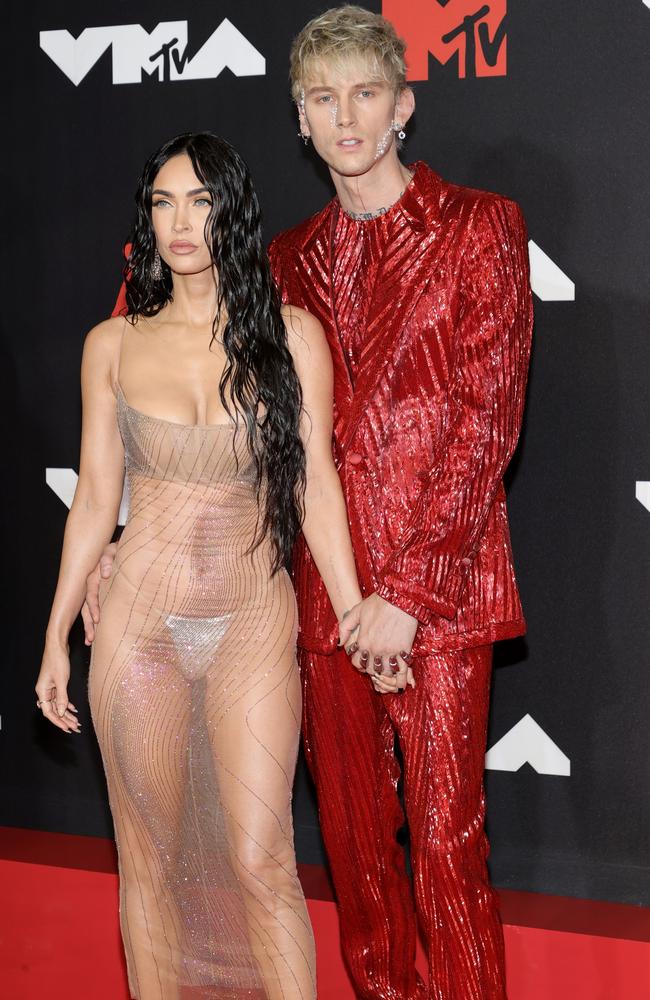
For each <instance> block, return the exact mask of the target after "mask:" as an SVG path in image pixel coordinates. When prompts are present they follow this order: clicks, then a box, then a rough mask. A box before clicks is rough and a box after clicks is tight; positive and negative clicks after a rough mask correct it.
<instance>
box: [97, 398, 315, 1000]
mask: <svg viewBox="0 0 650 1000" xmlns="http://www.w3.org/2000/svg"><path fill="white" fill-rule="evenodd" d="M117 414H118V421H119V426H120V431H121V434H122V439H123V442H124V447H125V452H126V471H127V482H128V489H129V496H130V511H129V517H128V520H127V524H126V527H125V529H124V532H123V534H122V537H121V539H120V541H119V544H118V549H117V556H116V559H115V564H114V568H113V573H112V576H111V577H110V579H109V580H108V581H104V582H102V585H101V590H100V601H101V622H100V624H99V626H98V629H97V634H96V638H95V642H94V646H93V656H92V663H91V671H90V682H89V683H90V703H91V709H92V715H93V720H94V724H95V728H96V731H97V736H98V739H99V743H100V747H101V751H102V756H103V760H104V766H105V770H106V777H107V781H108V789H109V797H110V804H111V810H112V814H113V820H114V825H115V835H116V841H117V846H118V852H119V861H120V919H121V927H122V935H123V940H124V947H125V951H126V957H127V966H128V973H129V985H130V989H131V993H132V995H133V997H134V998H137V1000H186V998H187V1000H190V998H191V1000H195V998H196V1000H199V998H200V1000H240V998H241V1000H243V998H248V997H251V998H255V1000H262V998H264V1000H276V998H277V1000H280V998H282V1000H297V998H301V1000H311V998H313V997H314V996H315V983H314V975H315V973H314V951H313V938H312V934H311V928H310V925H309V919H308V916H307V911H306V907H305V902H304V897H303V894H302V890H301V888H300V883H299V881H298V878H297V875H296V868H295V858H294V853H293V828H292V819H291V787H292V782H293V774H294V768H295V762H296V754H297V748H298V738H299V722H300V686H299V679H298V673H297V667H296V660H295V639H296V624H297V623H296V605H295V599H294V594H293V589H292V587H291V583H290V581H289V578H288V576H287V574H286V572H285V571H284V570H281V571H280V572H279V573H277V574H276V575H275V576H271V569H270V565H271V550H270V545H269V543H268V541H267V540H265V541H264V542H263V543H262V544H261V545H260V546H259V547H258V548H257V549H255V551H254V552H253V553H252V554H247V550H248V549H249V548H250V545H251V541H252V540H253V538H254V537H255V532H256V526H257V520H258V501H257V499H256V495H255V485H254V483H255V474H254V472H255V469H254V464H253V461H252V458H251V456H250V452H249V450H248V448H247V445H246V441H245V434H244V432H243V431H242V430H241V429H239V430H237V429H236V428H235V426H234V424H233V423H228V424H216V425H211V426H207V427H202V426H185V425H183V424H177V423H171V422H169V421H164V420H161V419H158V418H153V417H150V416H146V415H145V414H143V413H140V412H139V411H137V410H134V409H133V408H132V407H131V406H129V405H128V403H127V401H126V399H125V398H124V395H123V393H122V391H121V390H120V389H118V390H117Z"/></svg>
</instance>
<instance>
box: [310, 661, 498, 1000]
mask: <svg viewBox="0 0 650 1000" xmlns="http://www.w3.org/2000/svg"><path fill="white" fill-rule="evenodd" d="M491 653H492V650H491V647H490V646H487V647H485V646H483V647H479V648H476V649H468V650H458V651H455V652H449V653H441V654H438V655H435V654H434V655H431V656H428V657H423V658H422V659H419V660H418V662H417V686H416V687H415V688H414V689H411V688H407V690H406V692H405V693H404V694H402V695H389V696H384V697H381V696H380V695H376V694H375V693H374V691H373V689H372V687H371V686H370V684H369V683H368V680H367V678H365V677H362V676H361V675H360V674H358V673H357V672H356V671H355V670H352V669H351V668H350V664H349V662H348V660H347V657H346V656H345V653H344V652H343V651H340V652H337V653H334V654H331V655H327V656H322V655H319V654H317V653H310V652H308V651H306V650H304V651H303V652H302V654H301V667H302V672H303V685H304V740H305V748H306V752H307V757H308V762H309V766H310V769H311V772H312V774H313V776H314V780H315V782H316V788H317V792H318V801H319V803H320V822H321V829H322V832H323V836H324V838H325V844H326V846H327V854H328V858H329V862H330V866H331V870H332V875H333V879H334V885H335V888H336V894H337V900H338V906H339V917H340V922H341V944H342V948H343V951H344V954H345V957H346V961H347V965H348V968H349V970H350V974H351V976H352V978H353V982H354V986H355V992H356V995H357V997H359V998H360V1000H416V998H417V1000H424V998H425V997H429V998H431V1000H505V995H506V994H505V986H504V983H505V972H504V957H503V937H502V931H501V925H500V922H499V915H498V909H497V904H496V898H495V894H494V892H493V890H492V889H491V888H490V886H489V883H488V876H487V870H486V863H485V862H486V858H487V853H488V845H487V840H486V837H485V834H484V831H483V819H484V813H485V799H484V795H483V785H482V780H483V766H484V754H485V738H486V719H487V708H488V692H489V682H490V668H491ZM396 733H397V736H398V738H399V742H400V746H401V748H402V753H403V758H404V800H405V805H406V818H407V821H408V826H409V833H410V841H411V857H412V863H413V890H414V893H415V902H416V904H417V913H418V918H419V923H420V927H421V929H422V933H423V935H424V938H425V941H426V943H427V952H428V962H429V987H428V989H427V988H425V986H424V985H423V983H422V981H421V980H420V978H419V976H418V974H417V972H416V970H415V934H416V921H415V909H414V905H413V902H414V901H413V890H412V889H411V885H410V882H409V879H408V876H407V874H406V868H405V863H404V851H403V848H402V847H401V846H400V845H399V844H398V841H397V838H396V834H397V831H398V829H399V828H400V827H401V826H402V824H403V822H404V816H403V813H402V808H401V806H400V802H399V799H398V795H397V791H396V785H397V780H398V777H399V767H398V764H397V760H396V758H395V753H394V740H395V734H396Z"/></svg>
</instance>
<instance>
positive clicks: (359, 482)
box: [270, 163, 532, 655]
mask: <svg viewBox="0 0 650 1000" xmlns="http://www.w3.org/2000/svg"><path fill="white" fill-rule="evenodd" d="M414 169H415V176H414V178H413V181H412V182H411V184H410V185H409V186H408V187H407V189H406V191H405V193H404V195H403V196H402V198H401V200H400V202H399V204H398V206H397V208H396V213H395V219H394V224H393V227H392V230H391V238H390V241H389V243H388V244H387V246H386V250H385V252H384V253H383V254H382V256H381V260H380V262H379V265H378V267H377V269H376V273H374V274H373V275H372V276H371V280H372V285H371V287H369V285H368V283H367V281H366V280H365V278H364V276H363V273H362V272H360V271H359V269H358V267H357V266H356V261H355V259H354V257H353V255H350V257H349V260H350V268H351V270H350V273H349V274H347V273H346V272H345V269H344V268H341V259H340V258H339V259H337V261H336V263H337V266H338V267H339V270H338V272H337V292H336V302H334V301H333V297H332V285H333V283H332V274H333V270H332V269H333V265H334V252H335V251H334V247H333V235H334V234H335V232H336V226H337V219H338V215H339V212H340V207H339V204H338V201H337V200H336V199H334V200H333V201H332V202H330V204H329V205H327V206H326V208H325V209H324V210H323V211H322V212H320V213H319V214H318V215H316V216H314V217H313V218H312V219H310V220H308V221H307V222H305V223H302V224H301V225H300V226H297V227H296V228H295V229H292V230H289V231H288V232H286V233H283V234H281V235H280V236H279V237H276V239H275V240H274V241H273V243H272V245H271V248H270V253H271V260H272V264H273V268H274V273H275V277H276V280H277V282H278V284H279V287H280V289H281V292H282V297H283V299H284V301H286V302H291V303H292V304H293V305H297V306H302V307H303V308H306V309H308V310H309V311H310V312H311V313H313V315H315V316H317V318H318V319H319V320H320V321H321V323H322V324H323V326H324V328H325V332H326V334H327V337H328V341H329V344H330V348H331V351H332V357H333V359H334V396H335V400H334V403H335V414H334V416H335V427H334V452H335V457H336V461H337V465H338V466H339V472H340V476H341V483H342V485H343V490H344V494H345V499H346V504H347V508H348V514H349V520H350V526H351V531H352V541H353V546H354V552H355V557H356V560H357V567H358V570H359V575H360V580H361V584H362V589H363V591H364V593H371V592H373V591H376V592H378V593H379V594H381V595H382V596H384V597H386V599H387V600H389V601H391V603H393V604H396V605H398V606H399V607H401V608H403V609H404V610H405V611H408V612H409V613H410V614H413V615H415V616H416V617H417V618H418V619H419V620H420V622H421V624H422V627H421V628H419V629H418V634H417V638H416V645H415V647H414V649H415V652H416V653H418V654H420V655H422V654H425V653H430V652H434V651H442V650H451V649H460V648H466V647H471V646H477V645H481V644H485V643H489V642H493V641H494V640H496V639H502V638H508V637H511V636H515V635H520V634H522V633H523V632H524V631H525V622H524V618H523V613H522V609H521V604H520V600H519V595H518V591H517V586H516V582H515V576H514V570H513V563H512V553H511V547H510V536H509V531H508V520H507V513H506V505H505V494H504V490H503V485H502V477H503V473H504V471H505V468H506V466H507V464H508V462H509V460H510V457H511V455H512V452H513V450H514V447H515V444H516V442H517V437H518V434H519V428H520V424H521V418H522V412H523V404H524V390H525V382H526V373H527V368H528V356H529V350H530V335H531V327H532V309H531V293H530V285H529V275H528V249H527V241H526V228H525V224H524V221H523V218H522V215H521V212H520V210H519V208H518V206H517V205H516V204H515V203H514V202H511V201H508V200H507V199H505V198H501V197H499V196H498V195H493V194H488V193H486V192H480V191H474V190H470V189H469V188H463V187H457V186H455V185H452V184H447V183H446V182H444V181H443V180H442V179H441V178H440V177H438V175H437V174H435V173H434V172H433V171H431V170H430V169H429V168H428V167H427V166H426V165H425V164H422V163H418V164H416V165H415V167H414ZM373 221H374V220H373ZM357 225H367V223H357ZM371 225H372V223H371ZM346 281H347V287H348V288H352V284H354V285H355V289H354V292H351V294H354V295H359V287H358V284H359V283H362V290H363V294H364V295H365V296H366V298H367V299H368V303H367V313H366V319H365V330H364V339H363V348H362V350H361V352H360V355H359V359H358V366H357V371H356V376H355V377H354V379H353V378H351V374H350V369H349V365H348V363H347V359H346V354H345V351H344V349H343V347H342V343H341V338H340V336H339V332H338V330H337V324H336V315H337V314H338V315H340V314H341V309H342V298H344V296H345V291H344V290H343V291H342V290H341V289H344V287H345V285H346ZM334 306H336V314H335V313H334V311H333V308H334ZM294 584H295V586H296V595H297V597H298V606H299V608H300V633H299V644H300V645H301V646H302V647H303V648H307V649H311V650H312V651H314V652H328V651H330V652H331V651H332V650H333V649H334V648H335V644H336V622H335V619H334V615H333V612H332V609H331V606H330V603H329V600H328V597H327V593H326V591H325V588H324V586H323V584H322V581H321V580H320V577H319V575H318V572H317V570H316V567H315V566H314V564H313V561H312V559H311V557H310V555H309V552H308V551H307V549H306V547H305V545H304V544H299V546H298V550H297V555H296V561H295V571H294Z"/></svg>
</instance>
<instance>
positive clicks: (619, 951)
mask: <svg viewBox="0 0 650 1000" xmlns="http://www.w3.org/2000/svg"><path fill="white" fill-rule="evenodd" d="M0 858H2V859H4V860H1V861H0V879H1V884H2V888H3V897H4V899H3V907H2V914H1V916H0V970H1V973H0V975H1V979H0V996H1V997H2V998H3V1000H5V998H6V1000H64V998H65V1000H128V991H127V989H126V981H125V976H124V968H123V961H122V955H121V945H120V938H119V929H118V923H117V876H116V875H115V871H114V865H115V861H114V852H113V845H112V844H111V842H110V841H104V840H98V839H95V838H87V837H68V836H64V835H62V834H45V833H37V832H35V831H29V830H13V829H9V828H6V827H5V828H0ZM301 877H302V880H303V885H304V886H305V891H306V893H307V896H308V899H309V910H310V914H311V918H312V921H313V924H314V930H315V933H316V945H317V952H318V977H319V994H318V996H319V1000H354V997H353V993H352V990H351V988H350V985H349V982H348V979H347V976H346V974H345V970H344V968H343V965H342V962H341V957H340V953H339V947H338V928H337V920H336V910H335V907H334V904H333V903H332V901H331V894H330V891H329V886H328V884H327V881H326V877H325V876H324V873H323V871H322V869H320V868H318V867H316V866H310V865H306V866H302V867H301ZM502 912H503V917H504V923H505V933H506V948H507V957H508V997H509V1000H648V998H650V912H649V911H648V910H644V909H640V908H636V907H631V906H620V905H616V904H608V903H591V902H587V901H584V900H571V899H560V898H559V897H548V896H538V895H535V894H532V893H513V892H504V893H502ZM420 961H421V963H422V967H423V968H424V961H423V958H422V956H420Z"/></svg>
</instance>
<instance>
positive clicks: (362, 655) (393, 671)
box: [341, 594, 418, 693]
mask: <svg viewBox="0 0 650 1000" xmlns="http://www.w3.org/2000/svg"><path fill="white" fill-rule="evenodd" d="M341 624H342V629H341V631H342V635H345V637H346V639H347V640H348V645H347V647H346V648H347V649H348V650H349V652H350V655H351V658H352V663H353V664H354V666H355V667H356V668H357V670H361V671H364V672H366V673H368V674H370V675H371V677H372V678H373V686H374V687H375V690H377V691H380V692H381V693H389V692H395V691H398V690H404V688H405V687H406V685H407V684H408V685H410V686H411V687H415V679H414V677H413V672H412V670H411V668H410V658H411V657H410V652H411V647H412V645H413V640H414V639H415V633H416V631H417V627H418V621H417V618H413V617H412V616H411V615H409V614H407V613H406V612H405V611H402V610H401V609H400V608H397V607H395V606H394V605H393V604H389V603H388V601H385V600H384V599H383V598H382V597H379V595H378V594H371V595H370V597H367V598H366V599H365V601H362V602H361V604H358V605H357V606H356V607H355V608H353V609H352V610H351V611H350V613H349V615H346V616H345V618H344V621H343V622H342V623H341ZM357 626H358V629H359V631H358V633H357V634H356V635H355V634H354V629H355V628H356V627H357ZM344 629H345V631H344ZM350 640H351V642H352V648H351V646H350ZM355 647H356V648H355Z"/></svg>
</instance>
